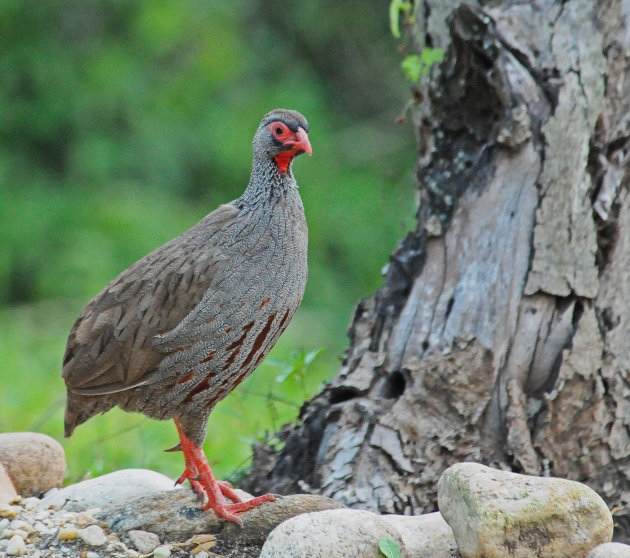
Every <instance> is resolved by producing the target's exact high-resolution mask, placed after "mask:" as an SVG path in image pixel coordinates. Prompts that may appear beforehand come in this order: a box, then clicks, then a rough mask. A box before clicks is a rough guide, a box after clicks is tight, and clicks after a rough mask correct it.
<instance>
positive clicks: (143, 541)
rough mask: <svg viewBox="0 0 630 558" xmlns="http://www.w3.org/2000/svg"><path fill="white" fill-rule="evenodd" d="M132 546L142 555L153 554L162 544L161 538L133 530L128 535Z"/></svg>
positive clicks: (153, 534) (146, 532)
mask: <svg viewBox="0 0 630 558" xmlns="http://www.w3.org/2000/svg"><path fill="white" fill-rule="evenodd" d="M127 536H128V537H129V540H130V541H131V544H133V546H135V547H136V549H137V550H138V551H139V552H141V553H142V554H149V553H151V552H153V551H154V550H155V549H156V548H157V547H158V545H159V544H160V538H159V537H158V536H157V535H156V534H155V533H149V532H148V531H140V530H131V531H129V532H128V533H127Z"/></svg>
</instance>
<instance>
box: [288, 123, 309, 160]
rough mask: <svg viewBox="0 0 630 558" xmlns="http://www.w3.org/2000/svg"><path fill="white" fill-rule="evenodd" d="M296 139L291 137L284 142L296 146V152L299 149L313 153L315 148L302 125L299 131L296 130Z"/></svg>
mask: <svg viewBox="0 0 630 558" xmlns="http://www.w3.org/2000/svg"><path fill="white" fill-rule="evenodd" d="M295 138H296V139H295V140H293V139H290V140H287V141H285V142H284V145H292V146H293V147H294V148H295V153H296V154H297V151H303V152H304V153H307V154H308V155H312V154H313V149H312V147H311V142H310V141H309V139H308V134H307V133H306V130H304V128H302V126H300V127H298V130H297V132H295ZM292 151H293V150H292Z"/></svg>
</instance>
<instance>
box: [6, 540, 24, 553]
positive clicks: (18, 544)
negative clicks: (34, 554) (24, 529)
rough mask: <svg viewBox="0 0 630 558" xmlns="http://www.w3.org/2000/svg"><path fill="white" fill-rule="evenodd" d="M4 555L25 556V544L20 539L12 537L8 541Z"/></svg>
mask: <svg viewBox="0 0 630 558" xmlns="http://www.w3.org/2000/svg"><path fill="white" fill-rule="evenodd" d="M6 553H7V555H8V556H22V555H24V554H26V543H25V542H24V539H23V538H22V537H19V536H18V535H14V536H13V537H11V539H10V540H9V544H8V545H7V550H6Z"/></svg>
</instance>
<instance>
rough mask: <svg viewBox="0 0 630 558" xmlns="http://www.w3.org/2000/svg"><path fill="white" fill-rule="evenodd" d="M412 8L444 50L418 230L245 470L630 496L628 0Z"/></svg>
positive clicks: (425, 501) (284, 476)
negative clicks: (480, 474) (552, 479)
mask: <svg viewBox="0 0 630 558" xmlns="http://www.w3.org/2000/svg"><path fill="white" fill-rule="evenodd" d="M480 4H488V3H485V2H483V3H480ZM417 14H418V15H417V20H416V22H415V24H414V25H413V29H411V37H412V40H413V41H414V42H415V43H416V44H418V43H420V39H422V42H424V43H425V44H427V45H430V46H432V47H440V48H443V49H444V50H445V59H444V61H443V63H441V64H440V66H439V67H436V68H434V70H433V72H432V76H431V79H427V82H426V84H425V91H426V93H425V95H424V99H423V100H421V101H420V103H419V105H417V107H416V123H415V125H416V127H417V130H418V138H419V143H420V149H419V160H418V165H417V177H418V189H419V200H420V204H419V209H418V210H417V218H418V226H417V229H416V231H415V232H413V233H411V234H409V236H408V237H407V238H406V239H405V240H404V241H403V242H402V243H401V244H400V246H399V248H398V249H397V251H396V252H395V253H394V254H393V255H392V257H391V261H390V264H389V266H388V270H387V272H386V277H385V282H384V286H383V288H382V289H380V290H379V291H377V292H376V293H374V295H373V296H372V297H371V298H370V299H368V300H364V301H362V302H360V303H359V305H358V307H357V310H356V314H355V316H354V321H353V324H352V326H351V329H350V341H351V345H350V348H349V349H348V352H347V355H346V359H345V362H344V365H343V367H342V369H341V371H340V372H339V374H338V375H337V377H336V378H335V379H334V381H333V382H332V384H331V385H330V386H328V387H327V388H325V389H324V391H323V392H322V393H321V394H319V395H318V396H317V397H315V398H314V399H313V400H312V401H310V402H308V403H307V404H306V405H305V406H304V408H303V409H302V414H301V423H300V424H299V425H297V426H294V427H291V428H288V429H285V430H284V431H283V433H282V434H281V436H282V439H283V442H284V445H283V448H282V449H280V450H279V451H276V452H274V451H271V450H270V449H269V448H267V447H263V446H260V447H258V448H257V449H256V452H255V462H254V472H253V474H252V477H250V488H254V489H257V490H259V491H261V490H271V491H276V492H285V493H286V492H293V491H300V490H305V489H306V490H312V491H315V492H318V493H321V494H324V495H326V496H331V497H332V498H334V499H336V500H339V501H341V502H343V503H345V504H347V505H351V506H354V507H358V508H362V509H368V510H374V511H379V512H395V513H420V512H426V511H430V510H433V509H435V508H436V484H437V480H438V478H439V476H440V474H441V473H442V471H444V469H445V468H446V467H448V466H449V465H451V464H453V463H455V462H459V461H477V462H481V463H486V464H489V465H492V466H495V467H499V468H504V469H512V470H515V471H522V472H525V473H529V474H535V475H555V476H560V477H565V478H570V479H574V480H578V481H582V482H585V483H587V484H588V485H590V486H591V487H592V488H594V489H595V490H597V491H598V492H599V493H600V494H601V495H602V496H603V497H604V498H605V499H606V500H607V501H608V503H609V504H610V505H617V504H622V505H623V504H625V503H626V502H628V501H629V500H630V434H629V425H630V384H629V381H628V373H629V371H630V262H629V259H630V200H629V199H628V198H629V197H630V193H629V188H628V185H629V182H630V173H629V171H628V162H629V161H630V72H629V61H630V3H629V2H628V1H627V0H608V1H602V2H594V1H588V0H570V1H561V0H539V1H536V2H511V1H505V2H493V3H489V4H488V5H486V6H484V7H482V6H479V5H472V4H469V5H458V3H457V2H453V1H451V0H424V2H423V3H422V5H420V6H419V9H418V10H417ZM410 210H411V209H409V208H401V211H410ZM624 511H625V508H624V509H622V510H621V511H620V512H619V513H618V514H617V515H616V519H617V523H618V524H620V525H621V527H622V531H627V532H630V510H629V512H628V516H624ZM617 538H618V539H623V538H624V537H623V533H618V534H617Z"/></svg>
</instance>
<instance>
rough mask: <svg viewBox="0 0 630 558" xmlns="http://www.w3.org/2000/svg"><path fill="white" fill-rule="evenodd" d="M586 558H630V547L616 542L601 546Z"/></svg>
mask: <svg viewBox="0 0 630 558" xmlns="http://www.w3.org/2000/svg"><path fill="white" fill-rule="evenodd" d="M586 558H630V546H628V545H627V544H621V543H615V542H611V543H604V544H600V545H599V546H596V547H595V548H594V549H593V550H591V551H590V552H589V553H588V556H587V557H586Z"/></svg>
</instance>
